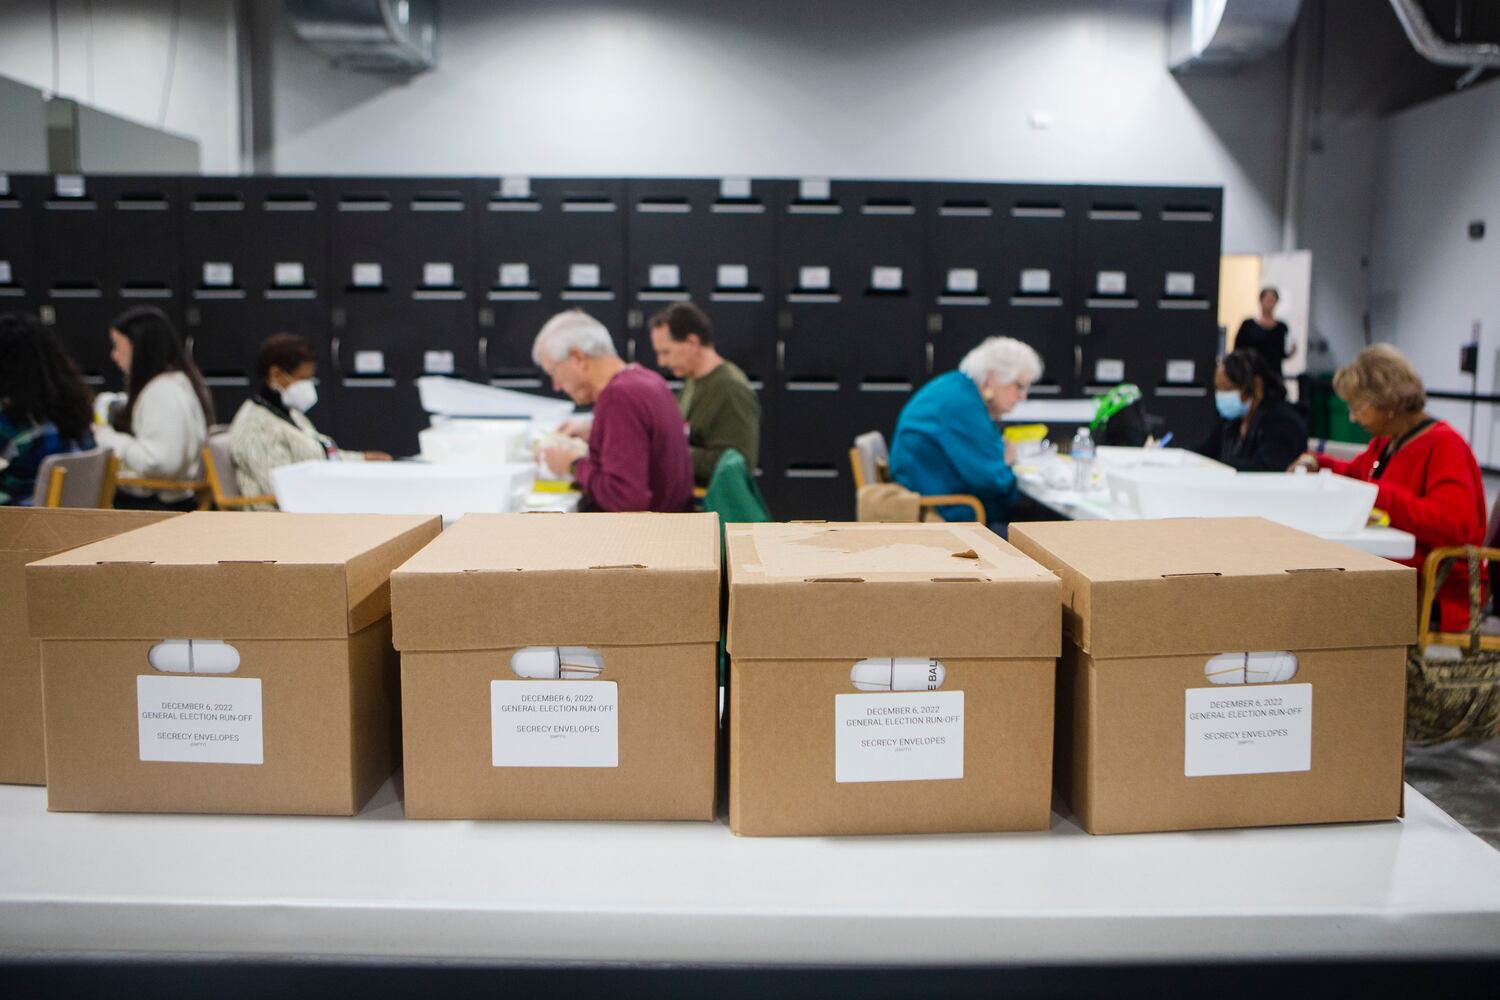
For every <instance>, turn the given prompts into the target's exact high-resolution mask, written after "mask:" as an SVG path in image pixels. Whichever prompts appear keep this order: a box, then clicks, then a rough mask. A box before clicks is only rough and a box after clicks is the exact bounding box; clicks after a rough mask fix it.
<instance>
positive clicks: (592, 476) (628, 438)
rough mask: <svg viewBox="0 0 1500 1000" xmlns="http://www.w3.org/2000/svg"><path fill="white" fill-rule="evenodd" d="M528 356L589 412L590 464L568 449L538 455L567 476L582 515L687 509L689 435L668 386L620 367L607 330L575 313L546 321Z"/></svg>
mask: <svg viewBox="0 0 1500 1000" xmlns="http://www.w3.org/2000/svg"><path fill="white" fill-rule="evenodd" d="M531 356H532V359H533V360H534V361H535V362H536V363H537V365H539V366H540V367H541V369H542V370H543V371H544V372H546V373H547V376H548V377H549V378H551V379H552V388H553V389H554V390H558V391H561V392H565V393H567V394H568V396H569V397H570V398H571V399H572V400H573V402H575V403H577V404H578V405H580V406H587V405H589V404H590V403H592V404H593V406H594V421H593V426H592V427H591V428H590V430H589V433H588V441H589V454H588V457H587V458H578V457H577V453H576V452H574V451H573V450H571V449H569V448H568V447H566V446H554V447H551V448H547V449H544V450H543V452H542V461H543V462H545V463H546V465H547V467H548V468H549V469H551V470H552V471H553V473H554V474H556V475H562V474H563V473H565V472H569V471H571V472H572V474H573V478H574V480H576V481H577V483H578V487H579V489H581V490H582V491H583V504H582V509H584V510H598V511H636V510H654V511H661V512H664V513H678V512H681V511H687V510H691V509H692V504H693V460H692V457H691V455H690V453H689V451H688V439H687V430H686V428H685V426H684V424H683V422H682V413H681V411H680V410H678V408H677V400H676V399H675V398H674V397H673V396H672V390H671V389H669V388H668V387H667V383H666V380H665V379H663V378H662V377H661V376H660V375H658V374H656V373H655V372H652V371H647V370H646V369H644V368H642V367H641V366H640V365H627V364H625V362H623V361H621V360H620V356H619V355H618V354H617V353H615V345H614V341H612V340H611V339H610V336H609V331H608V330H606V329H605V328H604V324H602V323H600V322H599V321H598V320H596V319H594V318H593V317H592V316H589V315H588V314H587V313H584V312H583V311H581V310H578V309H572V310H569V311H567V312H562V313H558V314H557V315H556V316H553V317H552V318H551V319H549V320H548V321H547V323H546V325H544V326H543V327H542V329H541V332H539V333H538V334H537V335H536V342H535V343H534V344H533V345H532V348H531Z"/></svg>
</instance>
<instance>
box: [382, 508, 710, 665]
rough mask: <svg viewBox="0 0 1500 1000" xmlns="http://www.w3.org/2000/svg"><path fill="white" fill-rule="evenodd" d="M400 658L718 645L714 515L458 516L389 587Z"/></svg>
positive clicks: (404, 568) (408, 564) (413, 559)
mask: <svg viewBox="0 0 1500 1000" xmlns="http://www.w3.org/2000/svg"><path fill="white" fill-rule="evenodd" d="M391 588H392V594H393V599H394V605H395V613H394V615H393V616H392V628H393V632H394V637H395V643H396V648H397V649H401V650H418V649H422V650H441V649H500V648H505V647H509V646H531V645H546V644H559V645H603V644H613V645H668V644H675V643H685V642H714V641H717V640H718V638H719V518H718V515H716V514H650V513H640V514H469V515H466V516H465V517H464V518H463V519H462V520H460V521H459V522H458V523H456V524H454V525H453V526H452V527H451V528H449V529H448V530H447V531H445V532H443V536H442V538H440V539H438V541H436V542H435V543H433V544H432V545H429V546H428V547H427V548H425V549H423V550H422V551H421V552H420V553H418V554H417V555H416V556H415V557H414V558H412V559H411V560H410V561H408V562H407V563H406V564H405V565H404V566H402V567H401V568H400V569H398V570H397V571H396V573H395V574H394V575H393V576H392V578H391Z"/></svg>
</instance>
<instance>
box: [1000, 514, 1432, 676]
mask: <svg viewBox="0 0 1500 1000" xmlns="http://www.w3.org/2000/svg"><path fill="white" fill-rule="evenodd" d="M1010 537H1011V540H1012V541H1013V542H1014V543H1015V545H1016V547H1017V548H1019V549H1020V550H1021V551H1022V552H1025V553H1027V554H1028V555H1030V556H1031V557H1032V558H1034V559H1036V560H1037V561H1038V562H1040V563H1042V564H1043V565H1045V566H1048V567H1050V568H1051V569H1052V570H1054V571H1055V572H1056V573H1057V575H1058V576H1059V577H1060V578H1061V579H1062V582H1063V596H1062V601H1063V624H1064V627H1065V628H1066V629H1067V631H1068V634H1069V636H1070V637H1071V638H1072V639H1073V640H1074V641H1075V642H1076V643H1077V644H1078V645H1079V647H1081V648H1082V649H1083V650H1084V651H1086V652H1088V653H1090V654H1092V655H1094V656H1103V657H1128V656H1157V655H1169V654H1176V653H1218V652H1223V651H1225V650H1241V649H1249V650H1254V649H1342V648H1353V647H1371V646H1396V645H1409V644H1410V643H1413V642H1415V641H1416V638H1417V633H1416V618H1417V614H1416V603H1417V602H1416V594H1417V582H1416V579H1415V572H1416V571H1415V570H1412V569H1410V568H1409V567H1406V566H1401V565H1398V564H1397V563H1393V562H1390V561H1388V560H1386V559H1382V558H1380V557H1378V556H1372V555H1369V554H1368V553H1364V552H1360V551H1359V550H1357V549H1352V548H1350V547H1348V546H1347V545H1340V544H1338V543H1336V542H1330V541H1327V540H1325V539H1322V538H1318V537H1316V536H1314V535H1309V534H1306V533H1304V532H1301V531H1297V530H1295V529H1292V528H1287V527H1284V526H1282V525H1279V524H1275V523H1273V522H1271V521H1267V520H1264V519H1262V518H1253V517H1252V518H1183V519H1172V520H1161V521H1057V522H1046V523H1036V524H1016V525H1012V526H1011V530H1010Z"/></svg>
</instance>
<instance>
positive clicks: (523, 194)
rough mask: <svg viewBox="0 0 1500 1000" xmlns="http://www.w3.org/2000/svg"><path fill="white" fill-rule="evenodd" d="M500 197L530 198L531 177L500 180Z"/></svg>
mask: <svg viewBox="0 0 1500 1000" xmlns="http://www.w3.org/2000/svg"><path fill="white" fill-rule="evenodd" d="M500 197H502V198H530V197H531V178H530V177H502V178H500Z"/></svg>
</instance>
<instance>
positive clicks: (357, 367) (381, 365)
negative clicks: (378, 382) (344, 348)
mask: <svg viewBox="0 0 1500 1000" xmlns="http://www.w3.org/2000/svg"><path fill="white" fill-rule="evenodd" d="M354 374H356V375H384V374H385V352H384V351H355V352H354Z"/></svg>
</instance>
